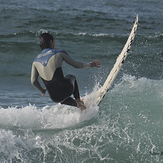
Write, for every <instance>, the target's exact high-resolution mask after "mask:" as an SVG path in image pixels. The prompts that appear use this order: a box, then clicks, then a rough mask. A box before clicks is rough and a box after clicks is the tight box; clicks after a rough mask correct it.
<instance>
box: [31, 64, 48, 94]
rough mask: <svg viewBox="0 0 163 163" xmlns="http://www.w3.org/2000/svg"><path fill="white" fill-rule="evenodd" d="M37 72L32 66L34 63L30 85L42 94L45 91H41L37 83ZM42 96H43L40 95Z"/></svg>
mask: <svg viewBox="0 0 163 163" xmlns="http://www.w3.org/2000/svg"><path fill="white" fill-rule="evenodd" d="M38 76H39V74H38V71H37V69H36V67H35V66H34V63H33V65H32V70H31V83H32V85H33V86H34V87H35V88H37V89H38V90H39V91H40V92H41V93H42V94H43V93H44V94H45V92H46V90H45V89H43V88H42V87H41V85H40V83H39V81H38ZM42 96H43V95H42Z"/></svg>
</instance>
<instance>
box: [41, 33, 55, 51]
mask: <svg viewBox="0 0 163 163" xmlns="http://www.w3.org/2000/svg"><path fill="white" fill-rule="evenodd" d="M39 39H40V40H39V41H40V47H41V49H42V50H43V49H45V48H52V49H54V48H55V44H54V38H53V36H52V35H51V34H49V33H43V34H41V35H40V37H39Z"/></svg>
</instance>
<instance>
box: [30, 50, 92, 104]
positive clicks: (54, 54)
mask: <svg viewBox="0 0 163 163" xmlns="http://www.w3.org/2000/svg"><path fill="white" fill-rule="evenodd" d="M63 61H65V62H67V63H68V64H69V65H71V66H73V67H75V68H88V67H90V63H82V62H78V61H75V60H73V59H72V58H71V57H70V56H69V55H68V54H67V53H66V52H65V51H64V50H56V49H51V48H47V49H44V50H43V51H42V52H41V53H40V54H39V55H38V56H37V57H36V59H35V60H34V62H33V64H32V71H31V83H32V84H33V85H34V86H35V87H36V88H37V89H38V90H39V91H40V92H41V93H44V89H43V88H42V87H41V85H40V83H39V82H38V76H40V77H41V79H42V80H43V82H44V84H45V86H46V89H47V91H48V93H49V95H50V97H51V99H52V100H53V101H54V102H57V103H59V102H60V103H62V104H67V105H72V106H77V104H76V101H75V100H74V99H73V98H71V97H70V96H71V95H72V94H73V95H74V97H75V99H76V98H80V95H79V89H78V85H77V82H76V78H75V76H73V75H67V76H66V77H64V75H63V71H62V62H63Z"/></svg>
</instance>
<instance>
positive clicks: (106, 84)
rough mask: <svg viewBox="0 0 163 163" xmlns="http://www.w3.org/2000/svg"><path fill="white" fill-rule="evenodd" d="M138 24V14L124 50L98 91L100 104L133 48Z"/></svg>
mask: <svg viewBox="0 0 163 163" xmlns="http://www.w3.org/2000/svg"><path fill="white" fill-rule="evenodd" d="M137 26H138V15H137V16H136V19H135V22H134V25H133V27H132V30H131V33H130V35H129V37H128V39H127V42H126V44H125V46H124V47H123V50H122V51H121V53H120V54H119V56H118V58H117V59H116V62H115V64H114V66H113V68H112V70H111V71H110V73H109V75H108V77H107V79H106V81H105V82H104V84H103V86H102V87H101V88H100V89H99V90H98V91H97V99H96V102H97V105H99V104H100V103H101V101H102V99H103V98H104V96H105V94H106V93H107V92H108V90H109V89H110V87H111V85H112V83H113V82H114V80H115V78H116V77H117V75H118V73H119V71H120V69H121V67H122V65H123V63H124V61H125V59H126V57H127V54H128V52H129V50H130V48H131V44H132V43H133V41H134V37H135V34H136V30H137Z"/></svg>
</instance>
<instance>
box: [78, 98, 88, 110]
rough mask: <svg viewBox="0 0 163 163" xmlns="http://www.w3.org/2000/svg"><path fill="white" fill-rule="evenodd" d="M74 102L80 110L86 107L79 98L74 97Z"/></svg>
mask: <svg viewBox="0 0 163 163" xmlns="http://www.w3.org/2000/svg"><path fill="white" fill-rule="evenodd" d="M76 103H77V106H78V108H79V109H80V110H81V111H82V110H85V109H86V106H85V105H84V102H83V101H81V100H80V99H76Z"/></svg>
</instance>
